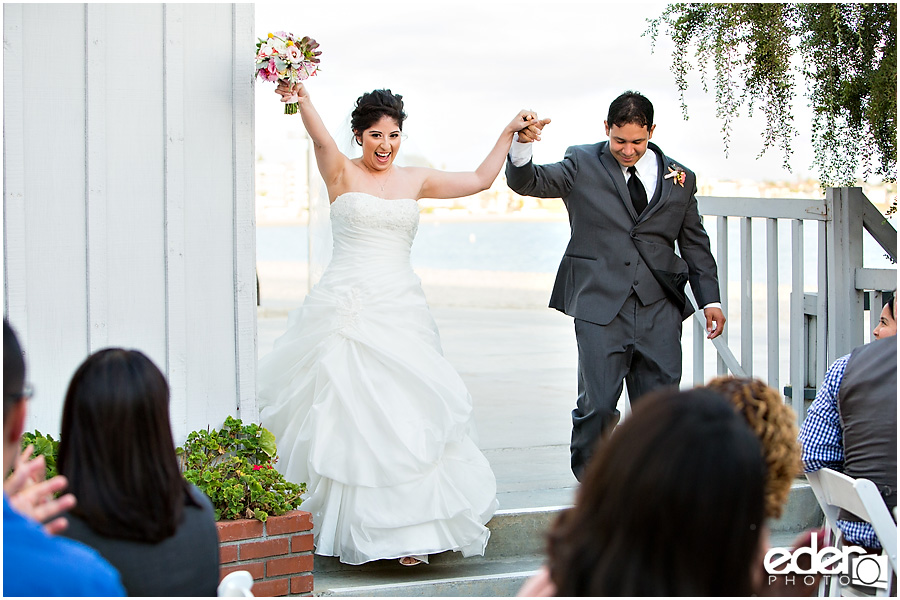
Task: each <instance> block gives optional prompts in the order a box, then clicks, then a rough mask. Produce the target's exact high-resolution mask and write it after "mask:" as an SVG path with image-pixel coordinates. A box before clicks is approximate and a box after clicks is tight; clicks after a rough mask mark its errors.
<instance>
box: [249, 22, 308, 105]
mask: <svg viewBox="0 0 900 600" xmlns="http://www.w3.org/2000/svg"><path fill="white" fill-rule="evenodd" d="M318 47H319V43H318V42H316V40H314V39H312V38H311V37H309V36H304V37H303V38H302V39H299V40H298V39H297V38H296V36H294V34H293V33H285V32H284V31H278V32H276V33H270V34H268V35H267V36H266V39H262V38H259V40H258V41H257V42H256V75H257V76H258V77H261V78H262V79H265V80H266V81H285V82H287V83H291V84H293V83H297V82H298V81H303V80H304V79H306V78H308V77H309V76H311V75H315V74H316V73H317V72H318V71H319V55H320V54H322V52H321V51H320V50H317V48H318ZM296 113H297V101H296V100H294V101H293V102H291V101H289V102H288V103H287V104H285V105H284V114H286V115H293V114H296Z"/></svg>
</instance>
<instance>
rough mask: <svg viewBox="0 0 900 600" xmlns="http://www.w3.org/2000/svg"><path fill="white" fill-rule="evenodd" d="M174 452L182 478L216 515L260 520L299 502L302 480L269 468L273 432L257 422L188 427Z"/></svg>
mask: <svg viewBox="0 0 900 600" xmlns="http://www.w3.org/2000/svg"><path fill="white" fill-rule="evenodd" d="M177 453H178V456H179V459H180V461H181V468H182V471H183V472H184V477H185V479H187V480H188V481H190V482H191V483H193V484H195V485H196V486H197V487H199V488H200V489H201V490H202V491H203V492H204V493H205V494H206V495H207V496H209V499H210V500H211V501H212V503H213V507H214V508H215V510H216V519H217V520H222V519H243V518H248V519H257V520H259V521H265V520H266V519H268V517H269V515H282V514H284V513H286V512H288V511H290V510H294V509H295V508H298V507H299V506H300V504H301V503H302V502H303V500H302V498H301V496H302V495H303V494H304V493H305V492H306V484H305V483H301V484H295V483H291V482H289V481H287V480H286V479H285V478H284V475H282V474H281V473H279V472H278V471H276V470H275V468H274V466H273V463H274V462H275V461H277V460H278V457H277V455H276V446H275V436H274V435H272V433H271V432H270V431H269V430H268V429H266V428H264V427H261V426H260V425H256V424H250V425H244V424H243V423H241V420H240V419H235V418H233V417H228V418H226V419H225V425H224V426H223V427H222V429H221V430H220V431H216V430H215V429H212V430H210V429H207V430H206V431H203V430H200V431H193V432H191V433H190V434H189V435H188V437H187V440H186V441H185V443H184V446H183V447H180V448H178V449H177Z"/></svg>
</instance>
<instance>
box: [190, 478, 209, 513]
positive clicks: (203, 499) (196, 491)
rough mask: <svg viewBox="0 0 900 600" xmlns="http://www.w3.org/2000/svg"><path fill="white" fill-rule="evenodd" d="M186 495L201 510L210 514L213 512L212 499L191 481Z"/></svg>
mask: <svg viewBox="0 0 900 600" xmlns="http://www.w3.org/2000/svg"><path fill="white" fill-rule="evenodd" d="M187 493H188V496H189V498H190V501H192V502H193V504H194V505H195V506H197V507H199V508H200V509H201V510H202V511H203V512H208V513H210V514H214V513H215V509H214V508H213V504H212V501H211V500H210V499H209V496H207V495H206V494H204V493H203V491H202V490H201V489H200V488H198V487H197V486H196V485H194V484H193V483H192V484H190V486H189V488H188V492H187Z"/></svg>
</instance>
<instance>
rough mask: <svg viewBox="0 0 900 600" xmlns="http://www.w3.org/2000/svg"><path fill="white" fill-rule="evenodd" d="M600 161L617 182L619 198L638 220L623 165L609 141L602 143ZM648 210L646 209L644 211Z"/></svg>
mask: <svg viewBox="0 0 900 600" xmlns="http://www.w3.org/2000/svg"><path fill="white" fill-rule="evenodd" d="M600 163H601V164H602V165H603V166H604V167H605V168H606V170H607V171H608V172H609V177H610V179H612V180H613V183H615V184H616V191H618V192H619V198H620V199H621V200H622V203H623V204H624V205H625V209H626V210H627V211H628V214H630V215H631V218H632V219H634V221H635V222H637V220H638V215H637V212H635V210H634V205H633V204H632V203H631V194H629V193H628V185H627V184H626V183H625V175H623V174H622V167H621V166H620V165H619V161H617V160H616V159H615V157H613V155H612V154H610V152H609V142H606V143H603V144H601V145H600ZM646 212H647V211H646V210H645V211H644V213H646Z"/></svg>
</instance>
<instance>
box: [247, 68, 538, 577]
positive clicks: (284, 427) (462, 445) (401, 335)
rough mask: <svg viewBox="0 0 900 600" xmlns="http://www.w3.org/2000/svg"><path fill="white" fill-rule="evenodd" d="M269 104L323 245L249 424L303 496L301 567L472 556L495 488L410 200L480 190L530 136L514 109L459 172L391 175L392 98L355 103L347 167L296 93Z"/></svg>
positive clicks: (397, 106) (398, 125)
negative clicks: (352, 153)
mask: <svg viewBox="0 0 900 600" xmlns="http://www.w3.org/2000/svg"><path fill="white" fill-rule="evenodd" d="M276 91H277V92H278V93H279V94H281V96H282V101H287V100H288V99H290V98H295V99H298V100H299V108H300V114H301V117H302V119H303V124H304V126H305V127H306V131H307V133H308V134H309V137H310V139H311V140H312V143H313V146H314V149H315V156H316V162H317V164H318V168H319V172H320V173H321V174H322V178H323V179H324V180H325V185H326V187H327V190H328V197H329V200H330V202H331V224H332V231H333V234H334V249H333V256H332V259H331V262H330V263H329V265H328V267H327V268H326V270H325V272H324V273H323V275H322V278H321V279H320V280H319V282H318V284H317V285H316V286H315V287H314V288H313V289H312V291H311V292H310V293H309V295H308V296H307V297H306V299H305V300H304V303H303V306H302V307H300V308H299V309H298V310H296V311H294V312H292V313H291V315H290V317H289V322H288V329H287V331H286V332H285V334H284V335H283V336H281V337H280V338H278V340H276V342H275V348H274V350H273V351H272V352H271V353H270V354H269V355H267V356H266V357H264V358H263V359H262V360H261V361H260V365H259V403H260V419H261V421H262V423H263V425H264V426H265V427H267V428H268V429H269V430H270V431H272V432H273V433H274V434H275V437H276V440H277V443H278V448H279V455H280V460H279V463H278V469H279V470H280V471H281V472H282V473H284V475H285V476H286V477H287V479H288V480H290V481H294V482H304V481H305V482H306V483H307V484H308V490H309V498H308V499H307V500H306V501H305V502H304V504H303V508H304V510H308V511H309V512H311V513H312V515H313V526H314V529H313V533H314V539H315V547H316V554H320V555H325V556H337V557H339V558H340V560H341V562H345V563H349V564H361V563H364V562H368V561H371V560H376V559H382V558H397V559H400V562H401V563H402V564H405V565H414V564H419V563H421V562H428V555H429V554H435V553H438V552H443V551H446V550H456V551H459V552H462V554H463V555H464V556H472V555H483V554H484V550H485V547H486V545H487V541H488V537H489V536H490V531H489V530H488V529H487V528H486V527H485V523H487V522H488V520H489V519H490V518H491V516H492V515H493V514H494V512H495V511H496V509H497V506H498V504H497V497H496V480H495V478H494V474H493V472H492V471H491V468H490V465H489V464H488V461H487V459H486V458H485V457H484V455H483V454H482V453H481V451H480V450H479V449H478V447H477V445H476V444H475V442H474V441H473V436H474V433H475V432H474V427H473V416H472V398H471V396H470V395H469V392H468V391H467V389H466V387H465V385H464V384H463V382H462V380H461V379H460V377H459V375H458V374H457V373H456V371H455V370H454V369H453V367H452V366H451V365H450V364H449V363H448V362H447V360H446V359H444V357H443V353H442V350H441V344H440V337H439V335H438V330H437V326H436V325H435V322H434V319H433V318H432V316H431V313H430V312H429V310H428V306H427V304H426V302H425V296H424V294H423V292H422V287H421V281H420V280H419V278H418V277H417V276H416V275H415V273H413V270H412V267H411V266H410V260H409V255H410V248H411V246H412V242H413V239H414V237H415V234H416V230H417V228H418V223H419V210H418V204H417V202H416V201H417V200H418V199H419V198H457V197H461V196H468V195H471V194H475V193H477V192H479V191H481V190H485V189H487V188H489V187H490V185H491V184H492V183H493V181H494V179H495V178H496V177H497V174H498V173H499V172H500V168H501V167H502V166H503V163H504V161H505V159H506V154H507V152H508V150H509V147H510V143H511V141H512V139H513V136H514V135H516V133H517V132H519V131H522V135H523V140H524V138H526V137H527V138H528V139H536V138H537V134H538V133H539V130H540V127H541V126H542V125H543V123H542V122H541V121H537V118H536V115H535V114H534V113H532V112H530V111H521V112H520V113H519V114H518V115H516V117H515V118H514V119H513V120H512V121H510V123H509V124H508V125H506V127H504V128H503V132H502V133H501V135H500V138H499V139H498V140H497V143H496V144H495V146H494V148H493V149H492V150H491V151H490V153H489V154H488V155H487V157H486V158H485V159H484V161H483V162H482V163H481V165H479V167H478V168H477V169H476V170H475V171H473V172H468V173H450V172H444V171H439V170H436V169H429V168H422V167H400V166H397V165H395V164H394V159H395V157H396V156H397V152H398V150H399V149H400V141H401V131H402V128H403V121H404V119H405V118H406V114H405V113H404V112H403V100H402V96H400V95H399V94H393V93H391V91H390V90H375V91H373V92H371V93H366V94H363V95H362V96H360V97H359V99H358V100H357V102H356V108H355V110H354V111H353V114H352V116H351V129H352V132H353V135H354V139H355V142H356V143H357V144H358V145H360V146H361V147H362V156H361V157H359V158H355V159H350V158H348V157H346V156H345V155H344V154H342V153H341V152H340V150H339V149H338V146H337V144H336V143H335V141H334V139H333V138H332V137H331V135H330V134H329V133H328V131H327V129H326V128H325V125H324V124H323V122H322V119H321V117H320V116H319V115H318V113H317V112H316V110H315V108H314V107H313V105H312V102H311V101H310V97H309V93H308V92H307V90H306V89H305V87H304V86H303V85H302V84H294V86H293V87H291V86H289V85H288V84H285V83H282V84H280V85H279V86H278V88H277V89H276Z"/></svg>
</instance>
